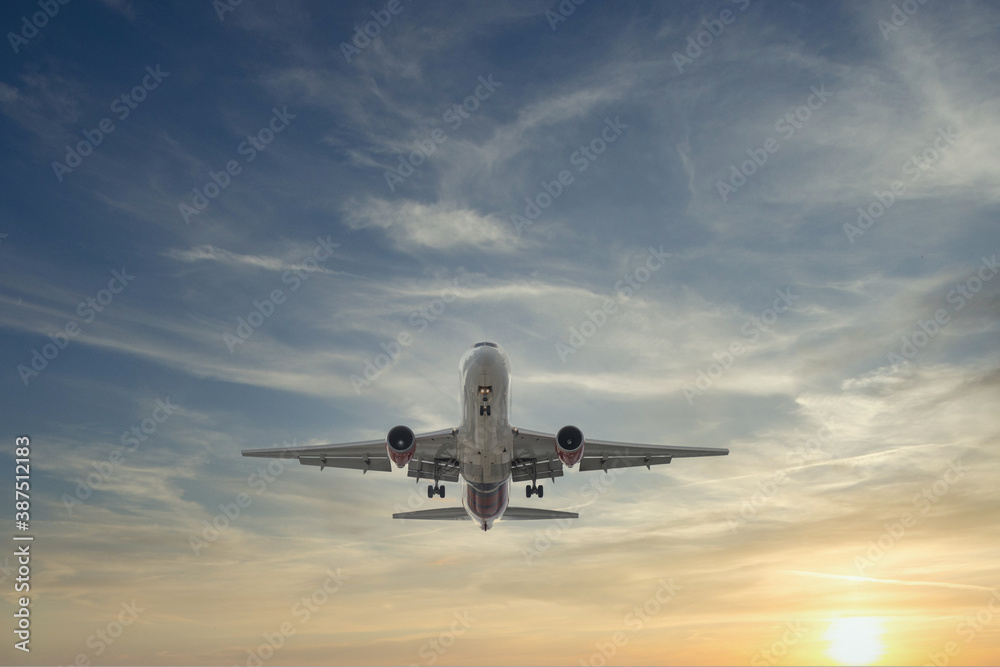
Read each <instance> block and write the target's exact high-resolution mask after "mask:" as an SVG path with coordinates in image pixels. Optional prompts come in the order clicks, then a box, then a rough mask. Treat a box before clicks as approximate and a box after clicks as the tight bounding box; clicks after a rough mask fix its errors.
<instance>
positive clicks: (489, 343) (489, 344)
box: [472, 341, 500, 347]
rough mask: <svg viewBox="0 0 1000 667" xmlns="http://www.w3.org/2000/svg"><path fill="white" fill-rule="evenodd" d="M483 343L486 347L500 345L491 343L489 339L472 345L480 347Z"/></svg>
mask: <svg viewBox="0 0 1000 667" xmlns="http://www.w3.org/2000/svg"><path fill="white" fill-rule="evenodd" d="M483 345H486V346H487V347H500V346H499V345H497V344H496V343H491V342H489V341H483V342H482V343H476V344H475V345H473V346H472V347H482V346H483Z"/></svg>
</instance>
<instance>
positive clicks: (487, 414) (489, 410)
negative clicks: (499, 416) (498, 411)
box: [486, 405, 493, 417]
mask: <svg viewBox="0 0 1000 667" xmlns="http://www.w3.org/2000/svg"><path fill="white" fill-rule="evenodd" d="M491 414H493V410H492V408H491V407H490V406H489V405H487V406H486V416H487V417H489V416H490V415H491Z"/></svg>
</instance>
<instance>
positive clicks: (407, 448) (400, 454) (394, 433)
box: [385, 426, 417, 468]
mask: <svg viewBox="0 0 1000 667" xmlns="http://www.w3.org/2000/svg"><path fill="white" fill-rule="evenodd" d="M415 451H417V438H416V436H414V435H413V431H411V430H410V429H409V428H407V427H405V426H394V427H393V428H391V429H390V430H389V435H387V436H385V452H386V454H388V455H389V458H390V459H392V462H393V463H395V464H396V466H397V467H399V468H402V467H403V466H405V465H406V464H407V463H409V462H410V459H412V458H413V453H414V452H415Z"/></svg>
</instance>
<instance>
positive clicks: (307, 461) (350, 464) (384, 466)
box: [299, 456, 392, 472]
mask: <svg viewBox="0 0 1000 667" xmlns="http://www.w3.org/2000/svg"><path fill="white" fill-rule="evenodd" d="M299 463H301V464H302V465H304V466H319V469H320V470H322V469H323V468H346V469H348V470H360V471H362V472H368V471H369V470H375V471H377V472H392V466H391V465H390V464H389V459H388V458H387V457H384V456H383V457H380V458H371V457H368V458H364V459H360V458H343V457H335V456H300V457H299Z"/></svg>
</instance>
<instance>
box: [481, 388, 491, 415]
mask: <svg viewBox="0 0 1000 667" xmlns="http://www.w3.org/2000/svg"><path fill="white" fill-rule="evenodd" d="M492 393H493V387H483V386H480V387H479V396H480V397H482V399H483V404H482V405H480V406H479V416H480V417H482V416H483V415H486V416H487V417H488V416H489V415H490V413H491V412H492V410H490V405H489V403H490V395H491V394H492Z"/></svg>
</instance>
